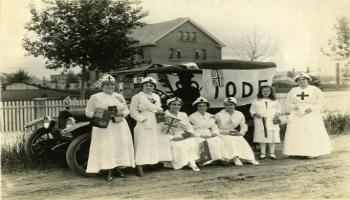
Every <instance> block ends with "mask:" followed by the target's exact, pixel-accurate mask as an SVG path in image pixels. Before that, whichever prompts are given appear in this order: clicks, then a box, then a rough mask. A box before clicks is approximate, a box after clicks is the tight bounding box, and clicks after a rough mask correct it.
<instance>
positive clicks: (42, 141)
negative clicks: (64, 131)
mask: <svg viewBox="0 0 350 200" xmlns="http://www.w3.org/2000/svg"><path fill="white" fill-rule="evenodd" d="M56 144H57V139H56V138H55V137H54V136H53V134H52V133H51V132H50V131H49V130H47V129H45V128H39V129H37V130H35V131H33V132H32V133H31V134H30V135H29V136H28V137H27V138H25V140H24V151H25V153H26V155H27V157H28V158H30V159H34V158H37V157H39V156H41V155H43V154H45V153H48V152H49V151H50V149H51V148H52V147H53V146H55V145H56Z"/></svg>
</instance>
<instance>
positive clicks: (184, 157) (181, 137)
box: [160, 97, 200, 171]
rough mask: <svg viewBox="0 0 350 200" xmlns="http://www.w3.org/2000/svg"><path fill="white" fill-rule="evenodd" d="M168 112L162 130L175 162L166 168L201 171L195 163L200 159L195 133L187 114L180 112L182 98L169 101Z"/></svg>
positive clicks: (167, 164)
mask: <svg viewBox="0 0 350 200" xmlns="http://www.w3.org/2000/svg"><path fill="white" fill-rule="evenodd" d="M167 105H168V107H169V109H168V110H166V111H165V118H166V120H165V121H166V122H164V123H163V124H161V127H160V130H161V133H162V134H163V136H165V137H166V138H167V141H164V142H163V143H164V144H165V143H168V144H169V148H170V149H171V153H172V157H173V160H172V161H171V162H164V166H165V167H172V168H174V169H181V168H182V167H184V166H186V165H188V166H189V167H190V168H192V170H193V171H200V170H199V168H198V167H197V165H196V163H195V161H196V160H197V159H198V158H199V157H198V154H197V149H198V148H197V147H198V143H197V140H196V138H195V136H196V135H195V134H194V133H193V127H192V125H191V123H190V121H189V119H188V117H187V114H186V113H184V112H180V109H181V106H182V105H183V102H182V100H181V99H180V98H178V97H174V98H171V99H168V101H167Z"/></svg>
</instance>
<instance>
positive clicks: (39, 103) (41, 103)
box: [33, 97, 47, 119]
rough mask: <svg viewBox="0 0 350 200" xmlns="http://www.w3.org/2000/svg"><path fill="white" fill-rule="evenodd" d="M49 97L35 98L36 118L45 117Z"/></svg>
mask: <svg viewBox="0 0 350 200" xmlns="http://www.w3.org/2000/svg"><path fill="white" fill-rule="evenodd" d="M46 100H47V98H41V97H39V98H34V99H33V101H34V119H37V118H40V117H44V116H45V115H46V112H45V107H46Z"/></svg>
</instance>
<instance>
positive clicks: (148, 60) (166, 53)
mask: <svg viewBox="0 0 350 200" xmlns="http://www.w3.org/2000/svg"><path fill="white" fill-rule="evenodd" d="M132 37H133V38H134V39H136V40H139V42H140V43H139V44H138V45H137V47H136V48H138V51H139V55H135V57H134V61H135V64H136V65H137V66H142V65H149V64H176V63H182V62H193V61H201V60H219V59H221V48H222V47H224V46H225V45H224V44H223V43H222V42H221V41H219V40H218V39H217V38H216V37H215V36H213V35H212V34H211V33H209V32H208V31H207V30H205V29H204V28H203V27H201V26H200V25H199V24H197V23H196V22H194V21H193V20H192V19H190V18H177V19H175V20H171V21H165V22H160V23H155V24H147V25H145V26H143V27H141V28H138V29H135V30H134V31H133V33H132Z"/></svg>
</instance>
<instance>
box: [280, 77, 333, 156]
mask: <svg viewBox="0 0 350 200" xmlns="http://www.w3.org/2000/svg"><path fill="white" fill-rule="evenodd" d="M295 81H296V82H297V83H298V85H299V86H298V87H295V88H292V89H291V90H290V91H289V92H288V96H287V102H286V103H287V106H288V107H289V108H290V110H291V112H290V115H289V117H288V125H287V131H286V135H285V139H284V148H283V154H285V155H289V156H307V157H309V158H313V157H317V156H322V155H327V154H330V153H331V149H332V147H331V142H330V139H329V137H328V133H327V131H326V128H325V126H324V123H323V119H322V116H321V112H320V110H321V106H322V91H321V90H320V89H319V88H317V87H316V86H312V85H309V83H308V81H311V77H310V76H309V75H308V74H306V73H300V74H297V76H296V77H295Z"/></svg>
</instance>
